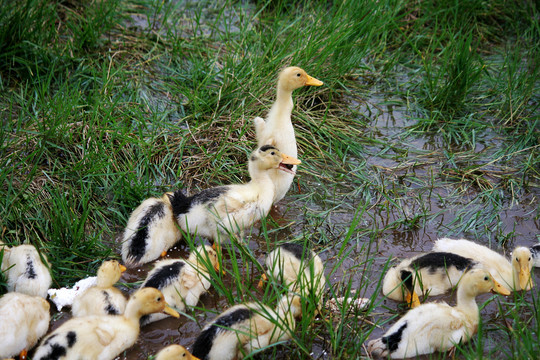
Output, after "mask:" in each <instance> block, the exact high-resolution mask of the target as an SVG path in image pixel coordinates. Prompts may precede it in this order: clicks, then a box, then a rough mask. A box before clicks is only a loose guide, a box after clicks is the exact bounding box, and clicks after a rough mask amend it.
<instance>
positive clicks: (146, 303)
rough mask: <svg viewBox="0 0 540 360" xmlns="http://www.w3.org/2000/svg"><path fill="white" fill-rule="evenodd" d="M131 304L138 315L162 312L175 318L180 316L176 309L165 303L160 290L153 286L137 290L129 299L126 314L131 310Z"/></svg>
mask: <svg viewBox="0 0 540 360" xmlns="http://www.w3.org/2000/svg"><path fill="white" fill-rule="evenodd" d="M132 304H134V305H133V309H134V312H135V313H136V314H137V316H138V317H142V316H143V315H148V314H153V313H158V312H163V313H165V314H167V315H170V316H173V317H175V318H179V317H180V314H178V312H177V311H176V310H174V309H172V308H171V307H169V305H167V303H166V302H165V297H164V296H163V294H162V293H161V291H159V290H158V289H155V288H151V287H145V288H142V289H139V290H137V291H136V292H135V293H134V294H133V295H132V296H131V298H130V299H129V302H128V305H127V307H126V314H127V313H128V312H129V311H131V306H130V305H132ZM128 309H129V310H128Z"/></svg>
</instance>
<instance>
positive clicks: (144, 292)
mask: <svg viewBox="0 0 540 360" xmlns="http://www.w3.org/2000/svg"><path fill="white" fill-rule="evenodd" d="M162 311H164V312H166V313H168V314H170V315H172V316H175V317H180V315H179V314H178V313H177V312H176V311H174V310H173V309H171V308H170V307H169V306H168V305H167V303H166V302H165V298H164V297H163V294H162V293H161V291H159V290H157V289H154V288H144V289H140V290H138V291H137V292H135V293H134V294H133V295H132V296H131V298H130V299H129V301H128V303H127V305H126V310H125V311H124V314H123V315H101V316H99V315H92V316H83V317H79V318H72V319H71V320H68V321H67V322H65V323H64V324H62V325H61V326H60V327H59V328H58V329H56V330H54V331H53V332H52V333H51V334H49V335H47V337H45V338H44V339H43V341H42V342H41V345H40V346H39V347H38V349H37V350H36V353H35V354H34V357H33V358H32V359H33V360H45V359H60V358H62V359H100V360H108V359H114V358H115V357H116V356H117V355H119V354H120V353H121V352H122V351H124V350H125V349H127V348H129V347H131V346H132V345H133V344H134V343H135V341H137V337H138V336H139V331H140V328H139V320H140V318H141V317H142V316H143V315H147V314H151V313H156V312H162Z"/></svg>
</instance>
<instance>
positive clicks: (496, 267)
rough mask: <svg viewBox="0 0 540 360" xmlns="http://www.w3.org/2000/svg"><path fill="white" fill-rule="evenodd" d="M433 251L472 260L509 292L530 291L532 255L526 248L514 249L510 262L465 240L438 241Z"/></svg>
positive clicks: (531, 285)
mask: <svg viewBox="0 0 540 360" xmlns="http://www.w3.org/2000/svg"><path fill="white" fill-rule="evenodd" d="M433 250H434V251H446V252H451V253H454V254H458V255H461V256H464V257H468V258H470V259H473V260H474V261H476V262H478V263H479V264H480V265H481V266H482V267H483V268H484V269H486V270H487V271H489V272H490V273H491V275H493V278H494V279H495V280H497V282H499V283H501V284H502V285H503V286H506V287H507V288H509V289H511V290H514V291H519V290H530V289H532V287H533V285H534V284H533V280H532V277H531V269H532V266H533V263H532V255H531V251H530V250H529V249H528V248H526V247H522V246H519V247H516V248H515V249H514V251H513V252H512V259H511V262H510V261H508V260H507V259H506V258H505V257H504V256H502V255H500V254H498V253H496V252H495V251H493V250H491V249H489V248H487V247H485V246H483V245H480V244H477V243H474V242H472V241H469V240H465V239H460V240H453V239H448V238H443V239H439V240H437V241H436V242H435V245H434V246H433Z"/></svg>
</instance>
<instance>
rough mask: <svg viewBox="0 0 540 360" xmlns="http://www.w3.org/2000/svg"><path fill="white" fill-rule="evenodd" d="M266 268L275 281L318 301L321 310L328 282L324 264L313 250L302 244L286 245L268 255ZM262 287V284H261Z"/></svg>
mask: <svg viewBox="0 0 540 360" xmlns="http://www.w3.org/2000/svg"><path fill="white" fill-rule="evenodd" d="M266 268H267V269H268V272H269V273H270V274H271V276H272V277H273V278H274V279H276V280H277V281H279V282H281V283H282V284H283V285H284V286H285V287H287V288H289V290H290V291H292V292H296V293H299V294H301V295H302V296H303V297H304V298H308V299H309V298H312V299H313V298H314V299H316V300H315V301H316V302H317V303H318V304H319V310H320V304H322V300H323V293H324V289H325V286H326V280H325V277H324V265H323V262H322V260H321V258H320V257H319V255H317V254H315V252H314V251H313V250H309V249H307V248H306V247H304V246H303V245H300V244H295V243H284V244H282V245H280V246H278V247H277V248H275V249H274V250H272V252H270V253H269V254H268V256H267V257H266ZM263 278H265V276H264V275H263ZM261 287H262V283H261V282H259V288H261Z"/></svg>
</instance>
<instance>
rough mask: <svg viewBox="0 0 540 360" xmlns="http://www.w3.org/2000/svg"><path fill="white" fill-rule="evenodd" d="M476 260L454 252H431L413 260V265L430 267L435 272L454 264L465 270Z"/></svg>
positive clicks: (414, 266)
mask: <svg viewBox="0 0 540 360" xmlns="http://www.w3.org/2000/svg"><path fill="white" fill-rule="evenodd" d="M474 264H475V262H474V261H473V260H471V259H469V258H466V257H463V256H460V255H457V254H452V253H448V252H431V253H427V254H425V255H422V256H420V257H418V258H416V259H414V260H413V261H412V262H411V266H412V267H413V268H416V269H424V268H428V271H429V272H431V273H434V272H435V271H437V270H440V269H446V268H449V267H452V266H454V267H455V268H456V269H457V270H459V271H464V270H466V269H468V268H470V267H471V266H473V265H474Z"/></svg>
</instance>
